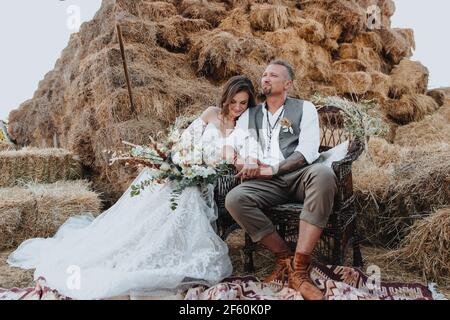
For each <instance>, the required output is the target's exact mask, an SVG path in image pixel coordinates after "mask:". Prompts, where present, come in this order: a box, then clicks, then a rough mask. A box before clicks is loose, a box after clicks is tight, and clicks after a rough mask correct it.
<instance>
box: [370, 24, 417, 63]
mask: <svg viewBox="0 0 450 320" xmlns="http://www.w3.org/2000/svg"><path fill="white" fill-rule="evenodd" d="M376 32H377V33H378V34H379V35H380V37H381V41H382V43H383V51H384V53H385V56H386V58H387V59H388V60H390V61H391V62H392V63H393V64H398V63H400V61H402V60H403V59H404V58H410V57H411V56H412V54H413V50H414V49H415V48H416V45H415V42H414V31H413V30H412V29H400V28H394V29H379V30H376Z"/></svg>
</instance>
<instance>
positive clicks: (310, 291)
mask: <svg viewBox="0 0 450 320" xmlns="http://www.w3.org/2000/svg"><path fill="white" fill-rule="evenodd" d="M310 265H311V255H307V254H303V253H300V252H296V253H295V258H294V266H293V267H292V266H290V268H289V288H292V289H294V290H296V291H298V292H300V294H301V295H302V297H303V298H304V299H305V300H323V299H324V295H323V294H322V292H321V291H320V290H319V288H317V287H316V286H315V285H314V283H313V282H312V280H311V278H310V277H309V272H308V269H309V266H310Z"/></svg>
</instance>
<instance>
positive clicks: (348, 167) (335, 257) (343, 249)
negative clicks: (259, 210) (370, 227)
mask: <svg viewBox="0 0 450 320" xmlns="http://www.w3.org/2000/svg"><path fill="white" fill-rule="evenodd" d="M318 113H319V119H320V130H321V143H320V149H319V151H320V152H323V151H326V150H329V149H331V148H333V147H335V146H336V145H338V144H340V143H342V142H344V141H346V140H347V139H348V140H349V141H350V144H349V149H348V150H349V151H348V153H347V156H346V157H345V158H344V159H343V160H341V161H339V162H334V163H333V164H332V168H333V170H334V172H335V174H336V176H337V178H338V193H337V194H336V197H335V201H334V207H333V212H332V214H331V216H330V219H329V221H328V224H327V227H326V228H325V229H324V230H323V232H322V236H321V239H320V241H319V243H318V245H317V246H316V250H315V257H316V258H318V259H319V261H321V262H323V263H326V264H333V265H342V264H343V263H344V260H345V257H346V254H347V249H348V248H349V247H350V246H352V248H353V265H354V266H362V256H361V252H360V248H359V243H358V233H357V230H356V211H355V207H354V202H355V197H354V194H353V183H352V163H353V161H355V160H356V159H357V158H358V156H359V155H360V154H361V152H362V149H363V145H362V143H361V141H359V140H358V139H356V138H354V137H352V136H351V134H349V133H348V132H346V131H345V130H344V129H343V119H342V110H341V109H340V108H338V107H332V106H324V107H321V108H319V109H318ZM237 184H238V181H237V180H236V179H234V178H233V175H226V176H223V177H221V178H220V180H219V182H218V183H217V186H216V190H215V200H216V203H217V206H218V208H219V218H218V221H217V226H218V232H219V235H220V236H221V237H222V239H223V240H226V238H227V237H228V236H229V235H230V233H231V232H233V231H234V230H236V229H238V228H240V227H239V225H238V224H236V222H235V221H234V220H233V218H232V217H231V216H230V214H229V213H228V211H227V210H226V209H225V206H224V203H225V197H226V194H227V193H228V191H230V190H231V189H232V188H233V187H235V186H236V185H237ZM302 208H303V205H302V204H301V203H287V204H284V205H278V206H274V207H270V208H266V209H264V213H265V214H266V215H267V216H268V217H269V218H270V219H271V220H272V221H273V223H274V225H275V226H276V228H277V230H278V232H279V233H280V235H281V236H282V237H283V238H284V239H285V240H286V241H287V242H288V244H289V245H290V246H291V248H292V249H295V246H296V242H297V237H298V229H299V227H298V226H299V217H300V213H301V211H302ZM256 248H257V244H255V243H253V242H252V241H251V239H250V237H249V236H248V234H245V245H244V248H243V250H244V259H245V261H244V271H245V272H254V269H255V268H254V264H253V252H254V251H255V250H256Z"/></svg>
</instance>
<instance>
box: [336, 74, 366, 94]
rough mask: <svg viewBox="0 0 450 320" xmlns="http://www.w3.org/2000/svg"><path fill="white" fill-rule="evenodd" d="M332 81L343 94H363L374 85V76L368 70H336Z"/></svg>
mask: <svg viewBox="0 0 450 320" xmlns="http://www.w3.org/2000/svg"><path fill="white" fill-rule="evenodd" d="M331 81H332V83H333V85H334V86H335V87H336V89H337V90H338V92H339V93H341V94H346V93H349V94H355V95H363V94H365V93H367V92H368V91H369V89H370V87H371V85H372V78H371V76H370V75H369V74H368V73H366V72H347V73H344V72H336V73H334V74H333V75H332V80H331Z"/></svg>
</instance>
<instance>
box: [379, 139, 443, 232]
mask: <svg viewBox="0 0 450 320" xmlns="http://www.w3.org/2000/svg"><path fill="white" fill-rule="evenodd" d="M437 148H441V150H439V149H437ZM430 151H433V153H430ZM449 156H450V148H449V145H440V146H438V147H436V146H434V145H431V146H425V148H420V149H418V150H414V148H413V149H411V150H405V152H404V154H403V156H402V161H401V162H399V163H398V164H396V166H395V169H394V180H395V183H394V184H392V185H391V186H390V187H389V189H390V190H389V197H388V198H387V199H386V212H387V215H386V217H391V219H386V223H387V225H386V229H388V230H389V233H390V234H391V237H392V238H394V239H396V240H399V239H401V238H402V237H403V236H404V235H405V228H406V227H408V226H409V225H411V222H412V221H413V217H415V216H418V215H423V214H427V213H431V212H432V211H433V210H434V208H437V207H440V206H443V205H448V204H449V202H450V188H449V187H448V186H449V182H450V162H449V161H448V159H449Z"/></svg>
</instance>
